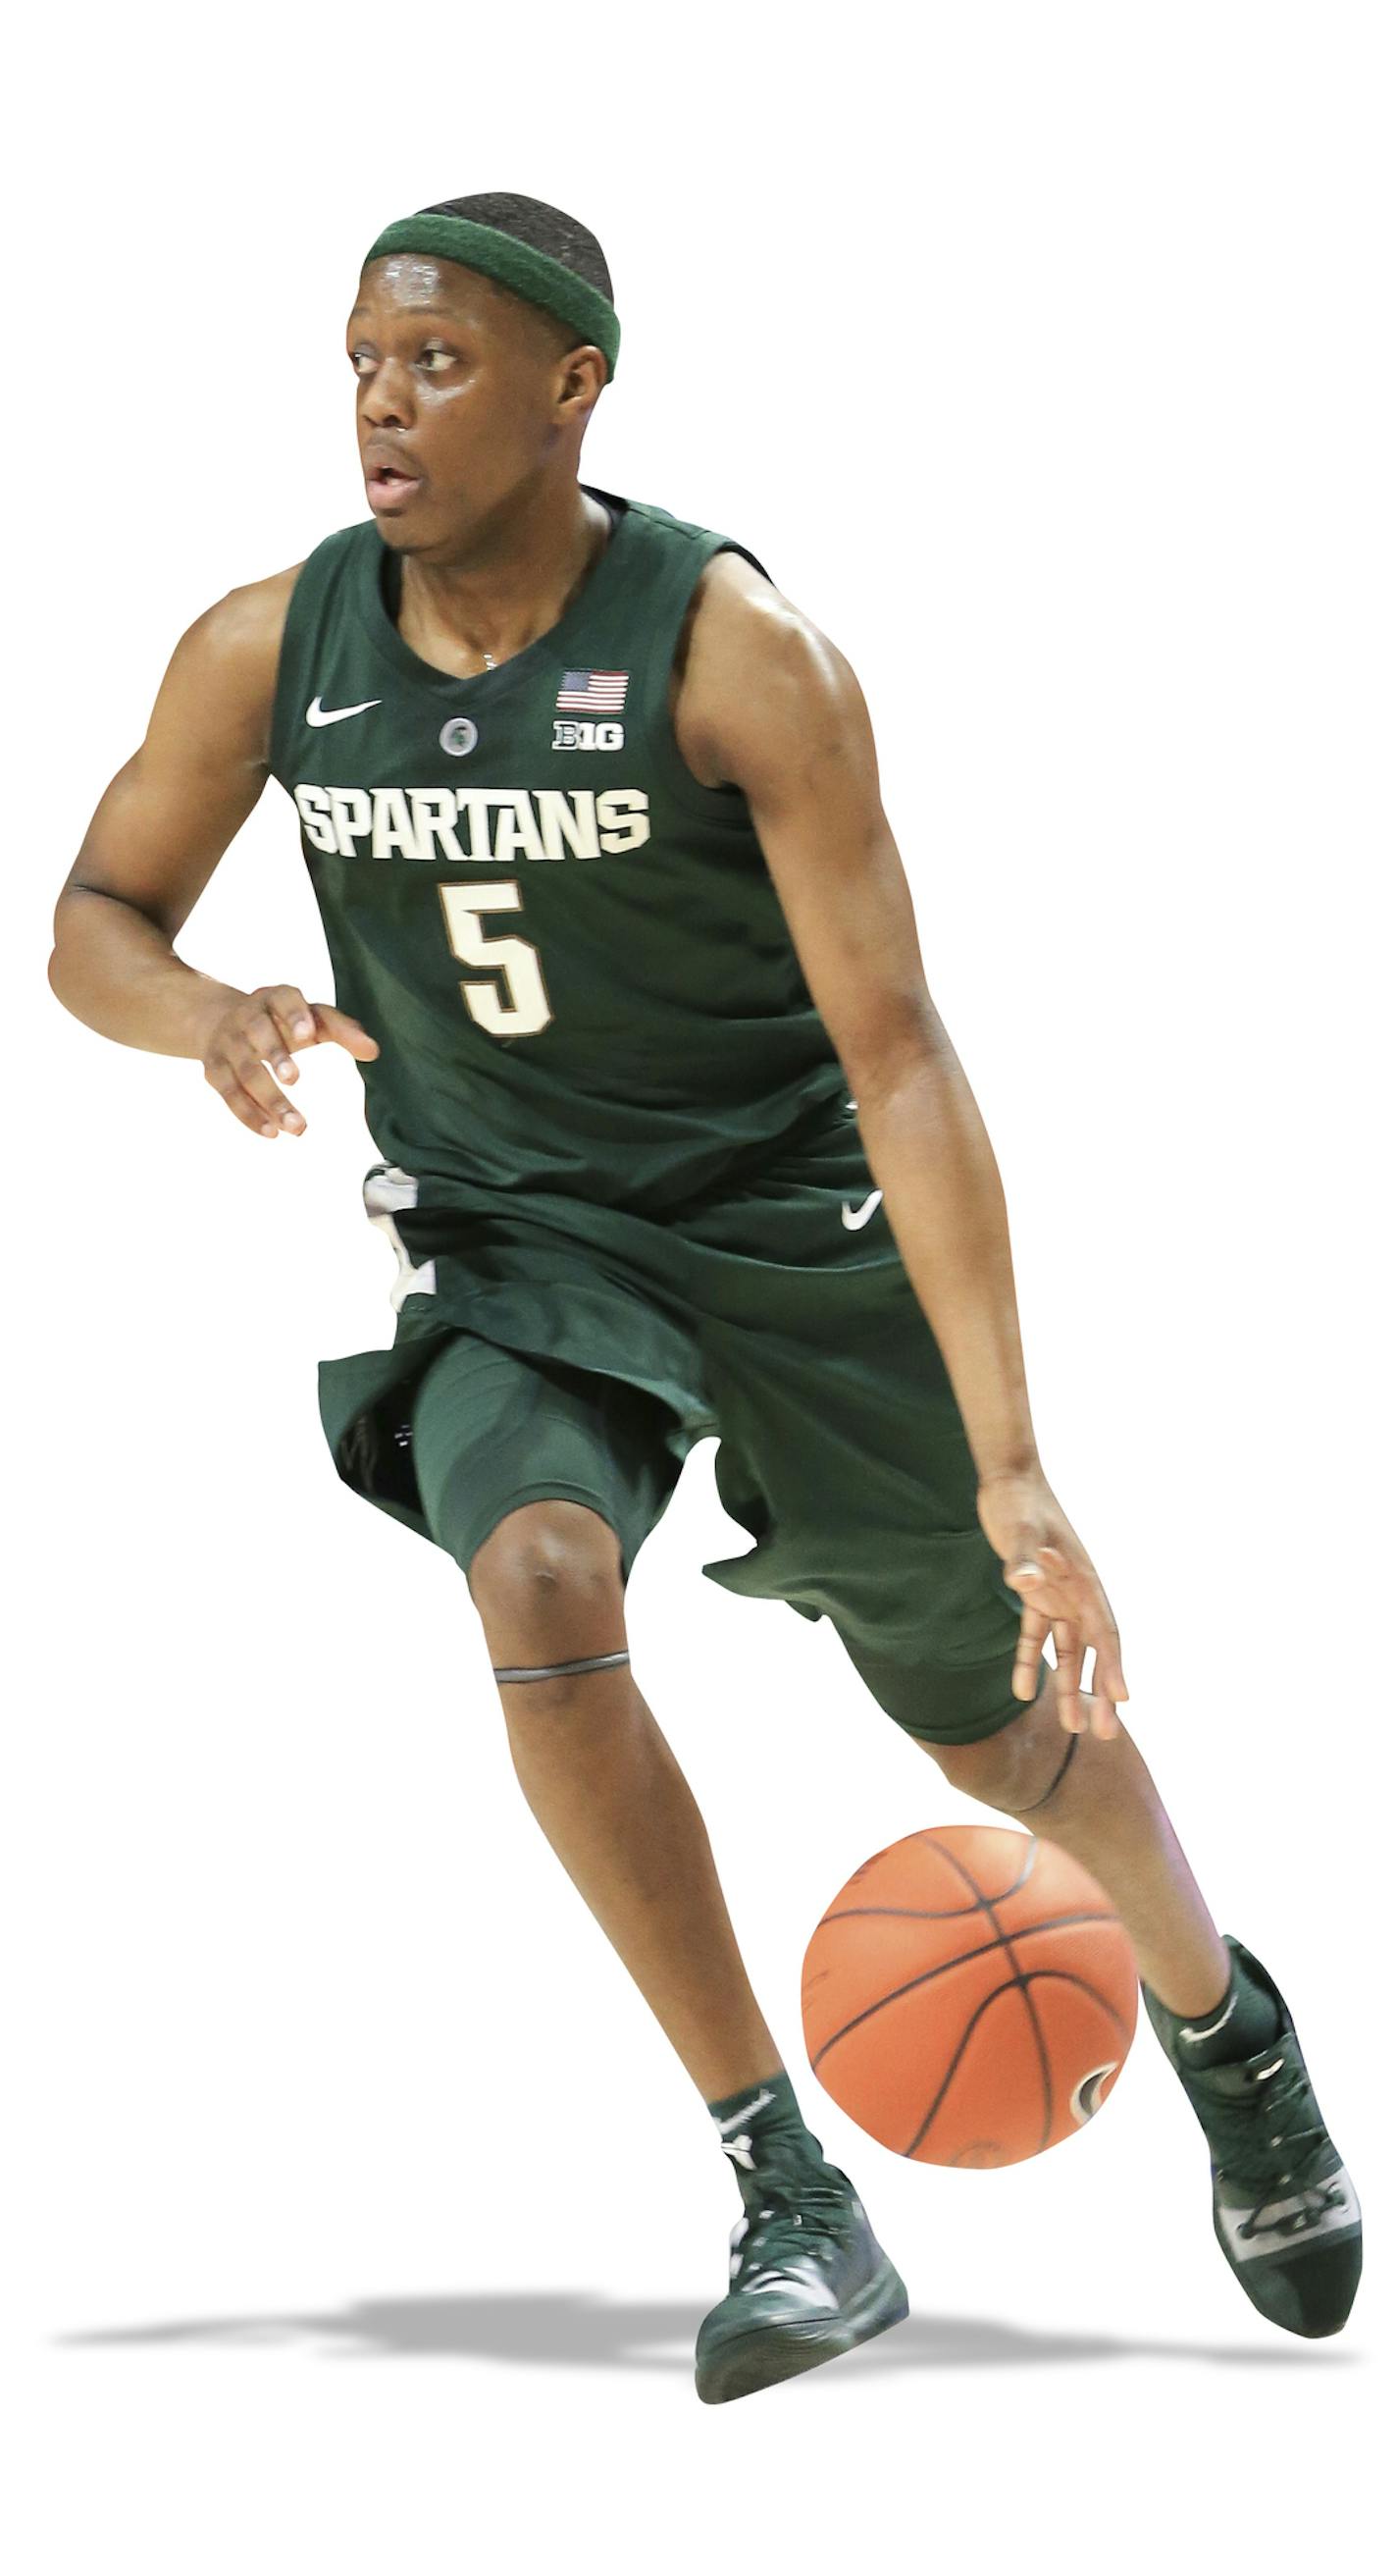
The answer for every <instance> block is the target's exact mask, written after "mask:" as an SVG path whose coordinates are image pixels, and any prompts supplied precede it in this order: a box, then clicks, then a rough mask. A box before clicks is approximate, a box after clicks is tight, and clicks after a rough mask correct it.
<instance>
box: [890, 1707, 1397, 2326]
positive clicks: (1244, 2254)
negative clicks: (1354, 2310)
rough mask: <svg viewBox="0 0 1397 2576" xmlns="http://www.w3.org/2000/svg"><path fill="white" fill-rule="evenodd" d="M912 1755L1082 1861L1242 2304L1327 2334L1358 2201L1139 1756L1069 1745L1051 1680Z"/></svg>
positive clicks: (1126, 1749) (1122, 1749) (1116, 1743)
mask: <svg viewBox="0 0 1397 2576" xmlns="http://www.w3.org/2000/svg"><path fill="white" fill-rule="evenodd" d="M916 1740H918V1741H922V1742H923V1745H924V1750H925V1751H926V1752H928V1753H930V1754H932V1755H933V1756H934V1757H935V1759H936V1761H937V1762H938V1763H939V1765H940V1767H941V1770H942V1772H943V1774H944V1776H945V1778H946V1779H948V1780H949V1781H950V1782H951V1784H952V1786H953V1787H954V1788H957V1789H961V1790H964V1791H965V1793H966V1794H967V1795H968V1796H969V1797H972V1798H976V1799H979V1800H980V1801H982V1803H983V1804H985V1805H986V1806H990V1807H995V1808H998V1809H999V1810H1000V1812H1001V1813H1002V1814H1005V1815H1010V1816H1013V1817H1014V1818H1015V1819H1016V1821H1019V1822H1022V1823H1023V1824H1024V1825H1026V1826H1027V1828H1028V1829H1029V1831H1030V1832H1032V1833H1042V1834H1044V1835H1046V1836H1047V1838H1048V1839H1049V1840H1050V1841H1052V1842H1055V1843H1060V1844H1061V1846H1062V1848H1063V1850H1064V1851H1068V1852H1070V1853H1071V1854H1072V1856H1073V1858H1074V1859H1075V1860H1079V1861H1080V1862H1081V1864H1082V1866H1083V1868H1084V1869H1087V1870H1089V1871H1090V1872H1091V1875H1092V1877H1093V1878H1094V1879H1096V1881H1097V1882H1098V1884H1099V1885H1100V1886H1101V1887H1102V1888H1103V1889H1104V1890H1105V1893H1106V1894H1107V1896H1109V1897H1110V1899H1111V1901H1112V1903H1113V1904H1114V1906H1115V1908H1116V1910H1117V1912H1118V1914H1119V1915H1120V1918H1121V1921H1122V1923H1123V1924H1124V1926H1125V1929H1126V1931H1127V1933H1128V1934H1129V1936H1130V1940H1131V1943H1132V1945H1133V1947H1134V1950H1135V1954H1136V1958H1137V1961H1138V1963H1139V1967H1140V1972H1141V1983H1142V1986H1143V1988H1144V1998H1145V2009H1146V2012H1147V2015H1148V2018H1149V2021H1150V2023H1151V2026H1152V2028H1153V2029H1154V2032H1155V2034H1156V2036H1157V2038H1158V2039H1159V2041H1160V2043H1161V2045H1162V2047H1163V2048H1164V2051H1165V2054H1166V2056H1167V2057H1168V2059H1169V2062H1170V2064H1171V2065H1172V2066H1173V2067H1174V2069H1175V2072H1176V2073H1177V2075H1178V2076H1179V2079H1180V2081H1181V2083H1182V2084H1183V2087H1184V2090H1185V2092H1186V2093H1187V2095H1188V2098H1189V2100H1190V2102H1191V2103H1192V2105H1193V2109H1194V2112H1195V2113H1196V2115H1197V2118H1198V2121H1199V2125H1200V2127H1201V2128H1202V2130H1203V2133H1204V2136H1205V2137H1206V2138H1207V2141H1208V2149H1209V2160H1210V2165H1211V2172H1212V2185H1213V2232H1214V2234H1215V2235H1216V2237H1217V2240H1218V2243H1219V2245H1220V2246H1221V2247H1222V2250H1223V2253H1224V2254H1225V2255H1226V2257H1227V2260H1228V2262H1229V2264H1230V2265H1231V2267H1232V2270H1233V2272H1234V2273H1235V2274H1236V2277H1237V2279H1238V2280H1239V2281H1240V2282H1241V2284H1242V2287H1243V2289H1244V2290H1245V2291H1246V2293H1247V2296H1248V2297H1249V2298H1250V2300H1251V2301H1252V2304H1253V2306H1254V2307H1256V2308H1258V2309H1259V2310H1260V2312H1261V2314H1262V2315H1263V2316H1265V2317H1268V2318H1269V2319H1270V2320H1271V2322H1272V2323H1273V2324H1274V2325H1279V2326H1284V2327H1286V2328H1287V2329H1288V2331H1289V2332H1290V2333H1292V2334H1301V2335H1306V2336H1320V2335H1330V2334H1336V2333H1337V2332H1338V2330H1339V2328H1340V2327H1341V2326H1342V2325H1343V2324H1344V2322H1345V2320H1346V2318H1347V2316H1348V2313H1349V2310H1350V2308H1351V2307H1352V2305H1353V2300H1354V2294H1355V2292H1356V2290H1357V2288H1358V2282H1359V2276H1360V2273H1361V2271H1362V2263H1363V2224H1362V2214H1361V2212H1360V2209H1359V2205H1358V2195H1357V2193H1356V2192H1355V2190H1354V2188H1353V2184H1352V2181H1351V2179H1350V2177H1349V2175H1348V2173H1347V2172H1346V2170H1345V2168H1344V2165H1343V2162H1342V2160H1341V2158H1340V2156H1339V2152H1338V2149H1337V2147H1336V2146H1335V2144H1334V2141H1333V2139H1332V2138H1331V2137H1330V2135H1329V2131H1328V2129H1327V2128H1326V2126H1325V2123H1324V2120H1323V2117H1322V2115H1321V2112H1320V2109H1319V2105H1318V2103H1317V2101H1316V2100H1315V2096H1314V2091H1313V2088H1312V2086H1311V2084H1310V2080H1309V2074H1308V2070H1307V2068H1306V2065H1305V2060H1304V2057H1303V2056H1302V2054H1301V2050H1300V2042H1299V2039H1298V2037H1297V2035H1296V2030H1295V2024H1294V2022H1293V2020H1292V2019H1291V2015H1290V2011H1289V2008H1288V2006H1287V2004H1286V2001H1285V1997H1284V1996H1283V1995H1282V1993H1281V1991H1280V1988H1279V1987H1278V1986H1277V1984H1276V1982H1275V1980H1274V1978H1273V1977H1271V1975H1270V1974H1269V1972H1268V1971H1267V1970H1266V1969H1265V1968H1264V1967H1263V1966H1262V1964H1261V1962H1260V1960H1259V1959H1257V1958H1256V1957H1255V1956H1254V1955H1253V1953H1252V1952H1251V1951H1250V1950H1248V1949H1247V1948H1246V1947H1245V1946H1244V1945H1243V1944H1242V1943H1241V1942H1240V1941H1238V1940H1236V1939H1235V1937H1234V1936H1233V1934H1231V1933H1228V1934H1227V1935H1226V1936H1225V1937H1223V1938H1219V1935H1218V1933H1217V1930H1216V1928H1215V1926H1214V1924H1213V1920H1212V1917H1211V1915H1210V1914H1209V1912H1208V1909H1207V1906H1206V1905H1205V1904H1204V1902H1203V1898H1202V1896H1201V1894H1200V1892H1199V1889H1198V1885H1197V1882H1196V1880H1195V1879H1194V1876H1193V1873H1192V1871H1191V1870H1190V1868H1189V1865H1188V1862H1187V1861H1186V1860H1185V1858H1184V1855H1183V1853H1182V1851H1181V1850H1180V1848H1179V1843H1178V1838H1177V1836H1176V1835H1175V1832H1174V1829H1173V1826H1172V1825H1171V1824H1170V1822H1169V1818H1168V1816H1167V1815H1166V1813H1165V1811H1164V1808H1163V1805H1162V1804H1161V1802H1160V1798H1159V1793H1158V1791H1157V1789H1156V1788H1155V1785H1154V1782H1153V1780H1152V1779H1151V1777H1150V1774H1149V1771H1148V1770H1147V1768H1146V1766H1145V1763H1144V1761H1143V1759H1142V1757H1141V1755H1140V1752H1139V1748H1138V1747H1137V1746H1136V1745H1135V1743H1134V1742H1133V1741H1132V1739H1131V1737H1130V1736H1129V1734H1128V1733H1127V1731H1126V1729H1125V1727H1124V1726H1122V1727H1121V1731H1120V1733H1119V1735H1115V1736H1106V1737H1102V1736H1096V1735H1092V1734H1091V1733H1090V1732H1083V1733H1081V1734H1077V1735H1068V1734H1067V1733H1066V1731H1065V1729H1064V1727H1063V1725H1062V1721H1061V1719H1060V1718H1059V1716H1058V1714H1057V1698H1056V1688H1055V1682H1054V1677H1053V1676H1052V1674H1048V1675H1047V1677H1046V1679H1045V1681H1044V1683H1043V1686H1042V1688H1041V1689H1040V1691H1039V1695H1038V1697H1037V1699H1036V1700H1035V1701H1034V1702H1033V1703H1032V1704H1031V1706H1028V1707H1026V1708H1025V1709H1024V1711H1023V1712H1022V1714H1021V1715H1019V1716H1017V1717H1014V1718H1012V1719H1011V1720H1010V1721H1009V1723H1008V1724H1007V1725H1006V1726H1004V1727H1002V1728H1001V1729H1000V1730H999V1731H998V1732H997V1733H995V1734H991V1735H987V1736H982V1737H981V1738H980V1739H979V1740H978V1741H976V1742H974V1743H968V1744H966V1743H963V1744H958V1745H952V1744H936V1743H931V1742H926V1741H925V1739H922V1738H918V1739H916Z"/></svg>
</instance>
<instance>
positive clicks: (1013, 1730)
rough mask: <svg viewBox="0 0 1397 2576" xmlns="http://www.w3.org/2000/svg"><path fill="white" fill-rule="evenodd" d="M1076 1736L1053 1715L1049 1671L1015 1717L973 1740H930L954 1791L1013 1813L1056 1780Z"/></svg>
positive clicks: (1035, 1801) (1054, 1697)
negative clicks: (960, 1741)
mask: <svg viewBox="0 0 1397 2576" xmlns="http://www.w3.org/2000/svg"><path fill="white" fill-rule="evenodd" d="M1078 1742H1080V1738H1079V1737H1075V1736H1069V1735H1068V1733H1067V1731H1066V1729H1065V1728H1064V1726H1063V1723H1062V1720H1061V1718H1060V1717H1059V1715H1058V1713H1057V1686H1056V1682H1055V1679H1054V1676H1053V1675H1052V1674H1051V1673H1049V1674H1048V1675H1047V1676H1046V1677H1045V1679H1044V1682H1043V1686H1042V1688H1041V1690H1040V1691H1039V1693H1038V1697H1037V1698H1036V1699H1035V1700H1029V1701H1026V1702H1025V1704H1024V1706H1023V1707H1022V1708H1021V1710H1020V1712H1019V1714H1018V1716H1017V1717H1012V1718H1010V1719H1009V1721H1008V1723H1007V1724H1006V1725H1004V1726H1001V1727H999V1728H997V1729H996V1731H995V1733H994V1734H993V1735H982V1736H981V1737H980V1738H979V1739H978V1741H977V1742H975V1743H973V1744H929V1745H928V1746H927V1751H928V1752H929V1753H932V1754H934V1755H935V1758H936V1760H937V1762H938V1763H939V1764H940V1767H941V1771H942V1773H943V1775H944V1777H945V1778H946V1779H947V1780H948V1781H949V1782H950V1784H951V1787H952V1788H953V1789H959V1790H960V1791H961V1792H962V1794H963V1795H964V1796H965V1797H967V1798H976V1799H978V1800H979V1802H980V1804H981V1805H982V1806H985V1807H997V1808H998V1809H999V1810H1000V1811H1001V1812H1002V1813H1003V1814H1005V1815H1010V1816H1016V1815H1020V1814H1023V1813H1024V1812H1026V1810H1027V1809H1028V1808H1030V1807H1033V1806H1036V1805H1037V1804H1038V1803H1039V1802H1040V1801H1041V1800H1043V1798H1044V1797H1045V1794H1046V1793H1047V1792H1048V1791H1049V1790H1050V1789H1051V1788H1052V1787H1053V1785H1054V1784H1055V1782H1056V1780H1057V1778H1058V1775H1059V1773H1060V1772H1061V1769H1062V1766H1063V1762H1064V1759H1065V1757H1066V1755H1067V1754H1068V1753H1069V1752H1070V1751H1071V1749H1072V1747H1073V1745H1074V1744H1076V1743H1078Z"/></svg>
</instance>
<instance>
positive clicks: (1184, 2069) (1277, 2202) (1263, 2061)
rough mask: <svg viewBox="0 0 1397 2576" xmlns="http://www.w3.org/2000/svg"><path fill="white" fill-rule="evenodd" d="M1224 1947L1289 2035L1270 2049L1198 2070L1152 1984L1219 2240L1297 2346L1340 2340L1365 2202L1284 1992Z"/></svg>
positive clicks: (1358, 2264) (1244, 1952)
mask: <svg viewBox="0 0 1397 2576" xmlns="http://www.w3.org/2000/svg"><path fill="white" fill-rule="evenodd" d="M1222 1937H1223V1940H1224V1941H1225V1943H1226V1945H1227V1947H1228V1949H1229V1950H1230V1951H1232V1953H1233V1955H1234V1957H1236V1958H1237V1959H1238V1960H1240V1962H1241V1964H1242V1967H1243V1968H1244V1970H1245V1971H1246V1973H1247V1975H1248V1976H1249V1977H1251V1978H1252V1980H1253V1981H1254V1983H1256V1984H1258V1985H1260V1986H1263V1987H1264V1988H1265V1990H1266V1992H1267V1994H1269V1995H1270V1996H1272V1997H1273V1999H1274V2001H1275V2003H1276V2006H1277V2009H1278V2010H1279V2013H1280V2019H1281V2027H1280V2031H1279V2034H1278V2036H1277V2037H1276V2038H1275V2039H1273V2040H1272V2041H1271V2042H1270V2044H1269V2045H1268V2046H1267V2047H1265V2048H1259V2049H1257V2051H1256V2053H1255V2055H1254V2056H1251V2057H1238V2058H1233V2059H1230V2060H1226V2061H1224V2062H1222V2063H1221V2064H1219V2065H1216V2066H1192V2067H1191V2066H1189V2065H1187V2064H1186V2063H1184V2061H1183V2055H1182V2051H1183V2046H1184V2039H1183V2038H1181V2040H1180V2042H1179V2045H1178V2047H1177V2049H1176V2048H1174V2047H1171V2045H1170V2040H1169V2026H1168V2021H1167V2019H1166V2017H1165V2014H1164V2011H1163V2007H1162V2006H1161V2005H1160V2003H1159V2001H1158V1998H1157V1997H1156V1996H1155V1995H1153V1994H1152V1993H1151V1991H1150V1988H1149V1987H1148V1986H1146V1985H1145V1984H1144V1982H1143V1980H1142V1981H1141V1991H1142V1993H1143V1995H1144V2001H1145V2010H1146V2012H1147V2013H1148V2015H1149V2018H1150V2022H1151V2024H1152V2026H1153V2028H1154V2030H1155V2031H1156V2033H1157V2035H1158V2037H1159V2038H1160V2040H1161V2041H1162V2042H1163V2045H1164V2052H1165V2055H1166V2056H1167V2057H1168V2059H1169V2061H1170V2064H1171V2065H1172V2066H1173V2067H1174V2069H1175V2072H1176V2073H1177V2075H1178V2078H1179V2081H1180V2083H1181V2084H1182V2085H1183V2088H1184V2091H1185V2093H1186V2094H1187V2095H1188V2098H1189V2100H1190V2102H1191V2103H1192V2104H1193V2107H1194V2110H1195V2112H1196V2113H1197V2115H1198V2121H1199V2126H1200V2127H1201V2129H1202V2131H1203V2134H1204V2136H1205V2137H1206V2139H1207V2141H1208V2150H1209V2156H1210V2159H1211V2163H1212V2176H1213V2233H1214V2235H1215V2236H1216V2238H1217V2240H1218V2243H1219V2245H1220V2246H1221V2247H1222V2250H1223V2252H1224V2254H1225V2255H1226V2256H1227V2259H1228V2262H1229V2263H1230V2264H1231V2266H1232V2269H1233V2271H1234V2272H1235V2273H1236V2275H1237V2278H1238V2280H1239V2281H1240V2282H1241V2284H1242V2287H1243V2289H1244V2290H1245V2291H1246V2294H1247V2297H1248V2298H1249V2299H1250V2301H1251V2303H1252V2306H1253V2307H1254V2308H1259V2309H1260V2311H1261V2314H1262V2315H1263V2316H1264V2317H1269V2319H1270V2321H1271V2323H1272V2325H1276V2326H1284V2327H1285V2328H1286V2330H1287V2332H1288V2333H1290V2334H1298V2335H1311V2336H1314V2335H1331V2334H1337V2333H1338V2331H1339V2328H1340V2327H1341V2326H1342V2324H1343V2323H1344V2320H1345V2318H1346V2317H1347V2315H1348V2312H1349V2310H1350V2308H1351V2307H1352V2305H1353V2299H1354V2293H1355V2291H1356V2290H1357V2288H1358V2279H1359V2274H1360V2273H1361V2271H1362V2269H1363V2218H1362V2213H1361V2211H1360V2209H1359V2206H1358V2194H1357V2192H1356V2191H1355V2190H1354V2187H1353V2184H1352V2183H1351V2182H1350V2180H1349V2177H1348V2175H1347V2173H1346V2172H1345V2170H1344V2166H1343V2162H1342V2160H1341V2158H1340V2155H1339V2150H1338V2148H1337V2147H1336V2146H1335V2144H1334V2141H1333V2139H1332V2138H1331V2137H1330V2135H1329V2131H1328V2130H1327V2128H1326V2127H1325V2125H1324V2119H1323V2115H1322V2113H1321V2111H1320V2107H1319V2104H1318V2103H1317V2101H1316V2100H1315V2097H1314V2090H1313V2087H1312V2085H1311V2083H1310V2079H1309V2075H1308V2073H1307V2071H1306V2067H1305V2061H1304V2058H1303V2057H1302V2056H1301V2054H1300V2042H1299V2040H1298V2039H1297V2037H1296V2035H1295V2024H1294V2022H1293V2021H1292V2020H1291V2017H1290V2012H1289V2009H1288V2007H1287V2004H1286V2000H1285V1997H1284V1995H1283V1994H1282V1993H1281V1990H1280V1987H1279V1986H1278V1985H1277V1984H1276V1981H1275V1979H1274V1977H1272V1976H1270V1975H1268V1973H1267V1971H1266V1969H1265V1968H1263V1966H1262V1964H1261V1962H1260V1960H1259V1959H1258V1958H1255V1957H1254V1956H1253V1954H1252V1952H1251V1951H1250V1950H1248V1949H1247V1948H1246V1947H1245V1946H1244V1945H1243V1943H1242V1942H1240V1941H1238V1940H1236V1939H1234V1937H1233V1935H1232V1934H1231V1933H1230V1932H1224V1934H1223V1936H1222ZM1186 2036H1187V2034H1186V2033H1185V2034H1184V2037H1185V2038H1186Z"/></svg>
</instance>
